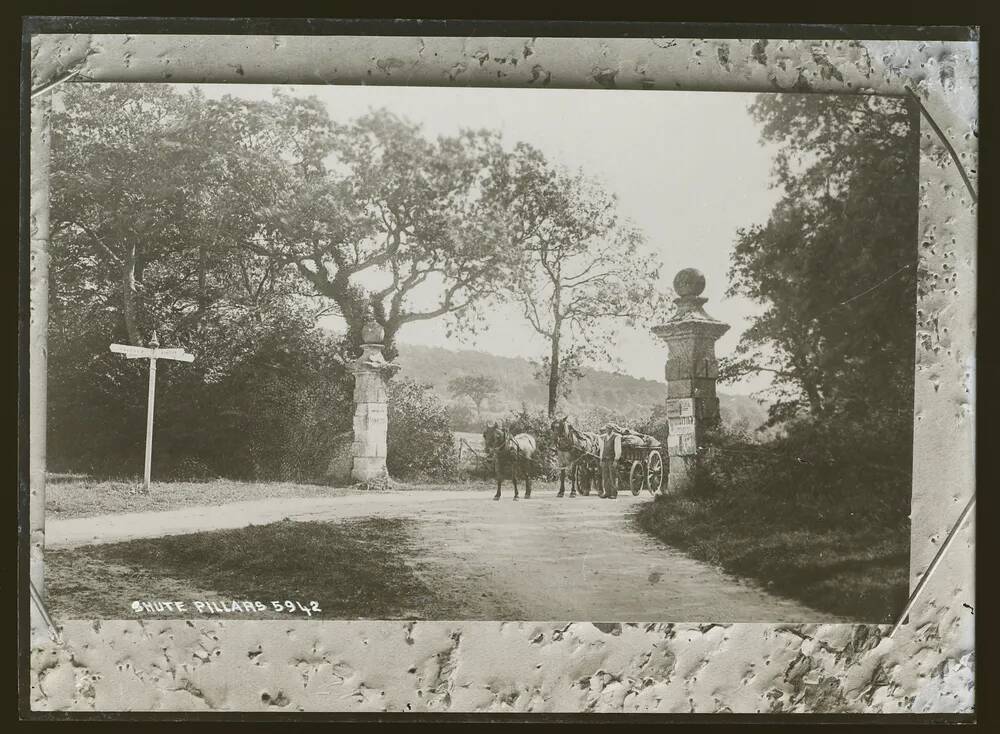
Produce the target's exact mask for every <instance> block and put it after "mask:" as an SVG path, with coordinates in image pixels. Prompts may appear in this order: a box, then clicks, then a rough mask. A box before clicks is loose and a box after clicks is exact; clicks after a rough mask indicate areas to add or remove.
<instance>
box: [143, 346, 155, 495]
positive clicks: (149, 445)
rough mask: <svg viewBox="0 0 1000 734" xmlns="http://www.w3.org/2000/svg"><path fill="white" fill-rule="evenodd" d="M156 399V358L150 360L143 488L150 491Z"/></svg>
mask: <svg viewBox="0 0 1000 734" xmlns="http://www.w3.org/2000/svg"><path fill="white" fill-rule="evenodd" d="M155 398H156V357H153V358H152V359H150V360H149V397H148V399H147V401H146V463H145V472H144V474H143V487H144V488H145V489H146V491H147V492H148V491H149V475H150V470H151V469H152V466H153V403H154V401H155Z"/></svg>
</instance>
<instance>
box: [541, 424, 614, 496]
mask: <svg viewBox="0 0 1000 734" xmlns="http://www.w3.org/2000/svg"><path fill="white" fill-rule="evenodd" d="M552 435H553V437H554V438H555V445H556V455H557V456H558V457H559V493H558V494H557V495H556V497H562V496H563V495H564V494H565V493H566V472H567V470H568V471H569V472H570V475H569V481H570V490H569V496H570V497H575V496H576V472H574V471H573V469H574V468H575V467H576V464H577V462H579V461H580V460H582V459H583V458H584V457H589V458H591V459H596V460H597V461H598V462H599V461H600V460H601V449H602V448H603V442H602V441H601V437H600V436H598V435H597V434H596V433H587V432H586V431H578V430H577V429H576V428H574V427H573V426H572V425H571V424H570V422H569V420H568V419H567V418H566V417H565V416H563V417H562V418H557V419H556V420H554V421H552ZM597 489H598V496H600V497H603V496H604V491H603V482H601V481H600V478H599V477H598V485H597Z"/></svg>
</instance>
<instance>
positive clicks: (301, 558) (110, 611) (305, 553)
mask: <svg viewBox="0 0 1000 734" xmlns="http://www.w3.org/2000/svg"><path fill="white" fill-rule="evenodd" d="M410 538H411V534H410V531H409V526H408V521H406V520H403V519H399V518H378V517H370V518H365V519H362V520H355V521H349V522H343V523H329V522H292V521H289V520H283V521H281V522H276V523H270V524H268V525H250V526H248V527H244V528H238V529H235V530H216V531H211V532H205V533H193V534H190V535H174V536H168V537H164V538H154V539H146V540H135V541H128V542H124V543H110V544H105V545H90V546H81V547H77V548H72V549H66V550H50V551H47V552H46V554H45V567H46V568H45V571H46V584H47V587H48V590H49V591H48V596H49V600H50V603H51V606H52V612H53V615H54V616H55V617H56V618H57V619H67V618H86V619H90V618H105V619H129V618H134V617H140V616H141V617H154V618H166V617H175V618H179V617H188V618H190V617H195V616H202V615H201V614H199V613H198V612H197V611H195V610H194V607H193V602H194V601H195V600H199V601H215V602H217V603H218V602H222V601H229V602H232V601H234V600H235V601H239V602H242V601H257V600H259V601H262V602H264V603H265V604H266V605H267V606H268V607H269V608H268V609H267V610H266V611H265V612H262V613H253V614H247V613H239V612H237V613H232V614H222V615H215V616H221V617H228V618H241V619H247V618H249V619H261V618H275V617H277V618H290V617H296V618H303V617H306V616H307V615H306V614H305V613H304V612H295V613H286V612H278V611H275V610H273V608H271V601H273V600H277V601H284V600H291V601H293V602H294V601H301V602H302V603H303V604H306V605H307V606H308V602H310V601H316V602H318V606H319V607H320V609H321V610H322V611H321V612H320V613H318V614H313V615H312V616H313V617H314V618H315V617H319V618H327V619H330V618H335V619H352V618H367V619H411V618H416V617H415V615H414V610H416V609H425V608H428V607H430V606H432V605H431V591H430V590H429V589H428V588H427V587H426V586H425V585H424V584H423V583H422V581H421V580H420V578H419V576H418V575H417V574H416V572H415V570H414V569H413V568H412V567H411V566H410V565H409V564H408V563H407V558H408V557H409V554H408V552H407V551H408V549H409V548H410V545H411V541H410ZM136 600H138V601H154V600H158V601H167V600H172V601H176V600H181V601H185V602H186V603H187V606H188V610H187V612H186V613H181V614H177V613H173V614H172V613H169V612H162V613H155V614H150V613H147V612H142V613H135V612H133V611H132V609H131V604H132V602H133V601H136ZM205 616H207V614H206V615H205Z"/></svg>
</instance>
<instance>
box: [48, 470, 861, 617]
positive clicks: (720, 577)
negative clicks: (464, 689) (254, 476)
mask: <svg viewBox="0 0 1000 734" xmlns="http://www.w3.org/2000/svg"><path fill="white" fill-rule="evenodd" d="M505 489H507V488H505ZM491 495H492V489H491V488H489V487H487V486H486V485H485V484H484V487H483V490H482V491H474V490H468V491H435V490H402V491H389V492H383V493H374V492H373V493H370V494H358V495H345V496H339V497H330V498H316V497H310V498H291V499H289V498H284V499H280V500H260V501H252V502H235V503H230V504H225V505H219V506H214V507H190V508H185V509H181V510H170V511H165V512H144V513H131V514H120V515H101V516H96V517H85V518H75V519H69V520H53V521H50V522H49V523H48V524H47V525H48V526H47V528H46V546H47V547H49V548H67V547H73V546H77V545H85V544H92V543H109V542H116V541H121V540H133V539H138V538H153V537H159V536H164V535H176V534H184V533H193V532H199V531H205V530H216V529H226V528H237V527H243V526H246V525H249V524H265V523H269V522H276V521H279V520H282V519H284V518H289V519H292V520H319V521H340V520H347V519H351V518H361V517H372V516H391V517H405V518H409V519H410V520H411V521H412V523H413V536H414V538H415V545H416V548H415V555H414V560H415V563H414V567H415V569H416V572H417V573H418V574H419V575H420V576H421V577H423V580H424V581H425V583H427V585H428V587H429V588H431V589H433V590H434V592H435V593H436V594H440V595H443V596H444V597H446V598H447V599H449V600H450V601H451V602H452V603H453V604H449V606H453V605H457V606H458V607H459V608H461V609H462V610H463V614H462V615H461V618H462V619H492V620H497V619H521V620H538V621H542V620H567V621H570V620H573V621H584V620H587V621H620V622H644V621H649V622H653V621H657V622H706V621H710V622H772V623H774V622H820V621H823V622H832V621H842V620H840V619H838V618H836V617H834V616H832V615H829V614H826V613H823V612H819V611H816V610H813V609H810V608H808V607H806V606H804V605H802V604H800V603H798V602H795V601H792V600H789V599H785V598H781V597H778V596H775V595H774V594H771V593H769V592H767V591H766V590H765V589H763V588H761V587H760V586H758V585H756V584H753V583H750V582H746V581H743V580H739V579H736V578H734V577H732V576H730V575H728V574H725V573H723V572H722V571H720V570H719V569H717V568H715V567H713V566H711V565H709V564H707V563H703V562H701V561H696V560H694V559H691V558H688V557H687V556H685V555H684V554H682V553H681V552H679V551H677V550H674V549H672V548H670V547H669V546H667V545H665V544H663V543H661V542H659V541H658V540H656V539H655V538H652V537H651V536H649V535H647V534H645V533H644V532H642V531H641V530H639V529H638V528H636V527H635V525H634V523H633V521H632V518H631V517H630V516H631V514H632V512H634V510H635V509H637V508H638V506H639V504H640V503H642V502H648V501H650V500H649V497H648V495H643V496H641V497H632V496H631V495H629V494H624V495H619V498H618V499H617V500H603V499H599V498H597V497H595V496H590V497H575V498H570V497H568V496H567V497H565V498H563V499H559V498H556V497H555V494H554V491H553V490H552V489H551V487H550V486H545V485H542V486H538V487H536V488H535V489H534V492H533V495H532V499H530V500H524V499H523V498H522V499H521V500H520V501H518V502H514V501H513V499H512V497H511V496H510V494H509V490H507V493H506V494H505V496H504V497H503V499H502V500H501V501H500V502H493V501H492V500H491ZM417 561H419V562H417ZM413 611H414V615H415V616H417V617H419V616H421V615H420V610H418V609H417V610H413Z"/></svg>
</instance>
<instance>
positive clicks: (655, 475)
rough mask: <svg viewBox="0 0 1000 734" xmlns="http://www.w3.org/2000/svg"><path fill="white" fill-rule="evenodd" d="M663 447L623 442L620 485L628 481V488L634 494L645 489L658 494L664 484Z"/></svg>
mask: <svg viewBox="0 0 1000 734" xmlns="http://www.w3.org/2000/svg"><path fill="white" fill-rule="evenodd" d="M661 452H662V448H661V447H660V446H659V445H656V446H650V445H647V444H642V445H634V446H632V445H628V444H625V443H623V444H622V457H621V459H619V460H618V465H617V469H618V485H619V486H622V485H623V484H624V483H625V482H628V488H629V489H630V490H632V494H633V495H637V494H639V492H641V491H642V490H643V489H645V490H647V491H648V492H649V493H650V494H656V493H657V492H659V491H660V488H661V487H662V486H663V477H664V475H665V474H666V471H665V470H664V461H663V454H662V453H661Z"/></svg>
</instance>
